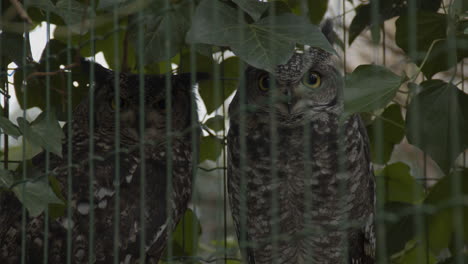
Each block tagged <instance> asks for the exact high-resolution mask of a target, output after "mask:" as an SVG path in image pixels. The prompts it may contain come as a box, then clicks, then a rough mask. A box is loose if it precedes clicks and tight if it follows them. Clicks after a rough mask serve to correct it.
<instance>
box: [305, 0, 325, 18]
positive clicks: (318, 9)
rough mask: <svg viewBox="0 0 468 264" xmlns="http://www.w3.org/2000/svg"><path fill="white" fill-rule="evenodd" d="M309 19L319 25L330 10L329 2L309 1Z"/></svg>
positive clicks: (322, 0)
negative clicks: (328, 9)
mask: <svg viewBox="0 0 468 264" xmlns="http://www.w3.org/2000/svg"><path fill="white" fill-rule="evenodd" d="M307 4H308V6H309V19H310V21H311V22H312V23H313V24H319V23H320V22H321V21H322V19H323V16H324V15H325V13H326V12H327V8H328V0H307Z"/></svg>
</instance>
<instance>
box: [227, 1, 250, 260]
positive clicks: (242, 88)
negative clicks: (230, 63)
mask: <svg viewBox="0 0 468 264" xmlns="http://www.w3.org/2000/svg"><path fill="white" fill-rule="evenodd" d="M237 21H238V22H239V23H240V24H241V25H243V24H245V21H244V14H243V12H242V10H241V9H240V8H239V9H238V10H237ZM238 32H239V36H238V37H239V41H244V39H245V36H244V32H243V31H241V30H239V31H238ZM247 89H248V84H247V83H246V76H245V69H244V65H243V63H242V62H240V63H239V87H238V88H237V93H239V102H240V103H239V109H237V111H239V112H238V117H239V151H240V156H239V166H240V187H239V188H240V190H239V194H240V197H239V217H240V226H239V227H238V228H239V229H240V233H239V238H238V239H239V248H240V251H241V256H242V257H244V258H246V257H247V248H246V243H247V242H250V241H247V217H248V208H247V179H246V177H247V173H246V172H247V170H246V168H247V166H248V164H247V162H248V161H247V158H246V156H247V155H246V154H247V137H246V130H247V122H246V114H245V113H246V107H247V93H246V90H247ZM230 129H232V128H230Z"/></svg>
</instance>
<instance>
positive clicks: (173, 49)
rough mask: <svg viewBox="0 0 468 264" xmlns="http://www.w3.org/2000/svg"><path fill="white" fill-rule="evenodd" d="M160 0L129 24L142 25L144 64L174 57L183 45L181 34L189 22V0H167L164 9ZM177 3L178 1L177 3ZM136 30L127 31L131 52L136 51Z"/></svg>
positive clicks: (182, 34)
mask: <svg viewBox="0 0 468 264" xmlns="http://www.w3.org/2000/svg"><path fill="white" fill-rule="evenodd" d="M164 2H165V1H164V0H157V1H155V3H153V4H152V5H150V8H148V9H147V10H145V11H144V18H143V21H141V19H140V18H138V16H134V17H132V19H131V20H130V23H131V24H132V23H136V24H140V25H142V26H143V40H142V42H143V49H144V61H145V63H153V62H157V61H162V60H166V59H170V58H172V57H173V56H175V55H176V54H177V53H178V52H179V50H180V48H181V47H182V45H183V44H185V42H184V40H185V34H186V33H187V31H188V29H189V27H190V22H191V19H190V18H191V8H190V5H191V4H190V1H170V7H169V10H166V8H165V5H164ZM178 2H180V3H178ZM137 32H138V30H132V31H130V32H129V33H130V40H131V41H132V43H133V47H134V49H135V54H138V48H139V47H140V45H139V44H138V36H137Z"/></svg>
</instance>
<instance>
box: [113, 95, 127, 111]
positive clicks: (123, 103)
mask: <svg viewBox="0 0 468 264" xmlns="http://www.w3.org/2000/svg"><path fill="white" fill-rule="evenodd" d="M125 105H126V104H125V100H123V99H122V98H120V110H122V109H123V108H124V107H125ZM110 106H111V108H112V110H115V109H116V108H117V106H116V103H115V98H112V100H111V102H110Z"/></svg>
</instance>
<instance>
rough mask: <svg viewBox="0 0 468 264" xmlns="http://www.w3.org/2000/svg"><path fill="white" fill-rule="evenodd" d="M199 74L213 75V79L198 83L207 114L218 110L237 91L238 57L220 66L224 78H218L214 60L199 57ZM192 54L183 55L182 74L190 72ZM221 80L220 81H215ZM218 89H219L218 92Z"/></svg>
mask: <svg viewBox="0 0 468 264" xmlns="http://www.w3.org/2000/svg"><path fill="white" fill-rule="evenodd" d="M195 63H196V67H195V69H196V70H197V71H198V72H206V73H210V74H211V78H210V79H207V80H200V81H199V82H198V87H199V88H198V90H199V92H200V96H201V98H202V99H203V103H204V104H205V107H206V111H207V113H211V112H213V111H214V110H216V109H217V108H218V107H220V106H221V104H222V103H223V102H224V101H225V100H226V99H227V98H228V97H229V96H230V95H231V94H232V93H233V92H234V91H235V90H236V89H237V86H238V82H239V81H238V78H239V63H240V60H239V58H238V57H229V58H227V59H225V60H224V61H223V62H221V64H219V66H216V67H219V69H220V70H219V71H220V72H221V73H222V76H219V77H218V76H216V75H215V73H214V67H215V64H216V63H217V62H216V61H214V60H213V59H212V58H209V57H205V56H202V55H198V54H197V56H196V58H195ZM190 65H191V61H190V54H183V56H182V60H181V68H180V72H190V71H191V69H190ZM215 78H220V80H214V79H215ZM216 89H219V90H218V91H216Z"/></svg>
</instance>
